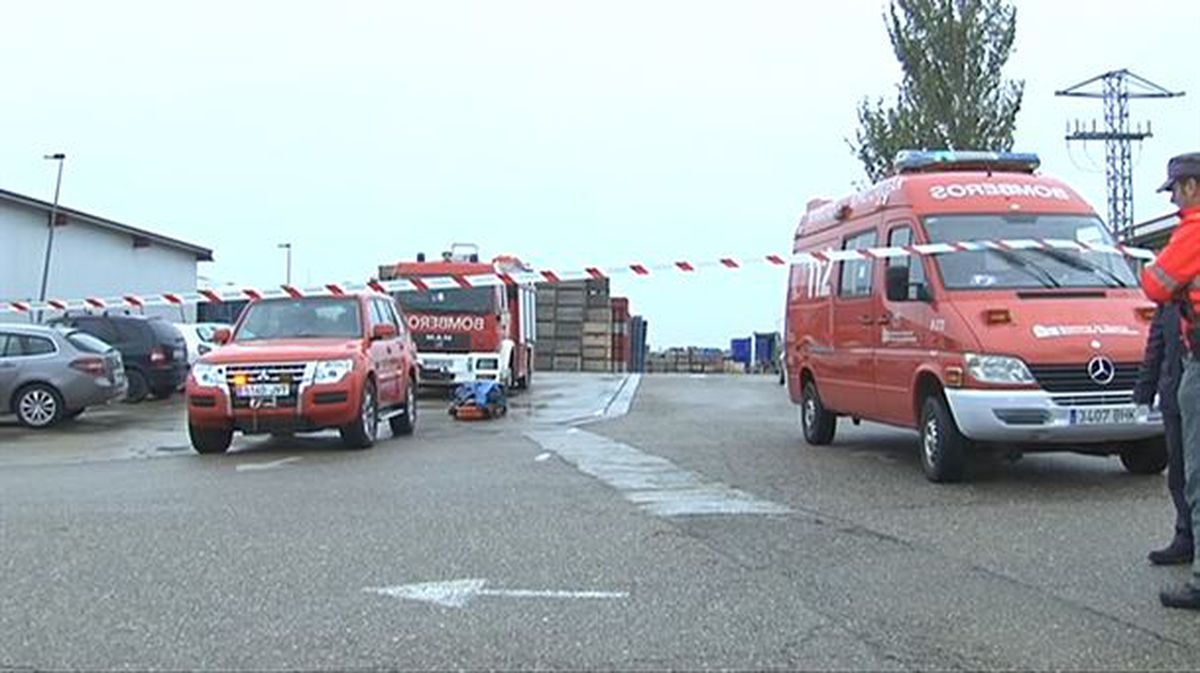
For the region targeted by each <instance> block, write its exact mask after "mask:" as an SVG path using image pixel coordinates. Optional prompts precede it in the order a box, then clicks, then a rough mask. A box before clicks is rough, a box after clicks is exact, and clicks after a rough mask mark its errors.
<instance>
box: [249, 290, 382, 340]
mask: <svg viewBox="0 0 1200 673" xmlns="http://www.w3.org/2000/svg"><path fill="white" fill-rule="evenodd" d="M362 333H363V332H362V320H361V319H360V318H359V314H358V301H357V300H355V299H352V298H351V299H345V298H336V297H328V298H306V299H272V300H268V301H257V302H253V303H251V304H250V305H249V306H247V307H246V315H245V317H244V318H243V319H242V324H241V325H240V326H239V327H238V330H237V334H235V335H234V337H233V340H234V341H255V340H260V339H322V338H324V339H329V338H335V339H336V338H342V339H354V338H361V337H362Z"/></svg>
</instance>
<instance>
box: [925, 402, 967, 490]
mask: <svg viewBox="0 0 1200 673" xmlns="http://www.w3.org/2000/svg"><path fill="white" fill-rule="evenodd" d="M920 442H921V467H922V468H923V469H924V470H925V477H926V478H927V479H929V481H932V482H936V483H945V482H954V481H959V480H961V479H962V477H963V473H964V472H965V471H966V465H967V454H968V453H969V452H970V450H971V442H970V440H968V439H967V438H966V437H964V436H963V435H962V433H961V432H959V430H958V425H957V424H956V423H955V422H954V417H953V416H952V415H951V414H950V409H949V407H947V406H946V401H945V400H943V399H942V397H941V396H940V395H932V396H930V397H927V398H925V403H924V404H922V405H921V427H920Z"/></svg>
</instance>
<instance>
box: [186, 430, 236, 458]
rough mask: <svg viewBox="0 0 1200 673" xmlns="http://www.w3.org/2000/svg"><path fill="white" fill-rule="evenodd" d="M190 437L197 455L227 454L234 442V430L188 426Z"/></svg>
mask: <svg viewBox="0 0 1200 673" xmlns="http://www.w3.org/2000/svg"><path fill="white" fill-rule="evenodd" d="M188 436H189V437H190V438H191V440H192V448H193V449H195V450H196V453H206V454H207V453H225V452H226V451H228V450H229V444H230V443H231V442H233V428H198V427H196V426H194V425H188Z"/></svg>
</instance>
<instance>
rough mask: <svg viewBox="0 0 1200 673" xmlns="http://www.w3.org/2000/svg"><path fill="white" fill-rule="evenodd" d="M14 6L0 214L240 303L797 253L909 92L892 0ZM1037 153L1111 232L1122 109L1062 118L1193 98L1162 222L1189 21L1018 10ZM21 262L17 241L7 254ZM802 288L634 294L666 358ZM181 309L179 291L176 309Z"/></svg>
mask: <svg viewBox="0 0 1200 673" xmlns="http://www.w3.org/2000/svg"><path fill="white" fill-rule="evenodd" d="M817 6H818V5H817V3H814V2H801V1H799V0H791V1H788V2H736V3H735V2H697V1H696V0H687V1H681V2H650V1H646V0H639V1H637V2H616V1H613V0H607V1H605V2H587V3H585V2H564V1H562V0H559V1H550V0H547V1H546V2H524V1H522V2H516V1H512V0H510V1H507V2H471V3H468V2H411V3H401V2H377V3H368V2H348V1H344V2H332V1H330V2H293V1H289V2H286V3H285V2H278V3H268V2H259V3H249V2H213V1H211V0H209V1H206V2H202V3H201V2H195V3H185V2H161V1H153V2H119V1H116V0H110V1H108V2H103V3H98V2H64V1H62V0H59V1H56V2H53V3H51V2H37V3H34V2H18V1H9V0H3V2H2V4H0V10H2V12H3V13H2V16H3V17H4V18H3V22H4V29H3V31H2V35H3V37H2V39H0V63H2V64H4V81H3V89H2V90H3V93H2V94H0V188H4V189H9V190H13V191H17V192H21V193H24V194H28V195H31V196H35V197H41V198H45V199H47V200H49V199H50V198H51V196H52V194H53V186H54V166H53V165H52V163H51V162H47V161H43V160H42V159H41V156H42V154H44V153H47V152H59V151H61V152H65V153H66V154H67V155H68V160H67V166H66V173H65V177H64V182H63V190H62V201H63V203H64V204H66V205H68V206H71V207H74V208H79V209H82V210H86V211H89V212H92V213H95V214H97V215H101V216H105V217H109V218H112V219H116V220H118V221H122V222H126V223H128V224H131V225H134V226H140V227H145V228H148V229H151V230H154V231H157V232H160V233H163V234H166V235H171V236H175V237H178V238H182V239H184V240H187V241H189V242H194V243H197V244H201V245H204V246H207V247H211V248H213V249H214V250H215V256H216V260H217V261H216V263H214V264H203V265H201V271H200V273H201V274H204V275H206V276H210V277H212V278H214V279H216V280H219V281H236V282H239V283H246V284H268V283H279V282H282V281H283V275H284V258H283V252H282V251H280V250H277V249H276V244H277V243H280V242H283V241H290V242H291V243H292V244H293V245H294V254H295V258H294V264H295V267H294V269H295V270H294V278H293V279H294V280H295V281H297V282H299V283H306V282H312V283H322V282H328V281H333V280H349V279H356V280H365V279H366V278H367V277H368V276H369V275H371V274H372V273H373V272H374V270H375V268H376V266H377V265H378V264H380V263H385V262H389V261H396V260H400V259H404V258H412V257H413V256H414V255H415V253H416V252H417V251H426V252H429V253H433V254H436V253H437V252H438V251H440V250H443V249H445V248H446V246H447V245H448V244H449V243H451V242H453V241H470V242H475V243H478V244H479V245H480V246H481V248H482V251H483V253H484V254H485V255H487V256H491V255H492V254H494V253H501V252H504V253H513V254H517V255H519V256H521V257H523V258H525V259H527V260H529V261H532V262H533V263H535V264H538V265H544V266H548V267H553V268H569V267H572V266H580V265H603V264H610V263H612V264H621V263H625V262H631V261H641V262H648V263H649V262H656V261H671V260H675V259H680V258H686V259H708V258H716V257H720V256H726V255H734V256H738V255H741V256H750V255H762V254H767V253H775V252H778V253H786V252H788V251H789V250H790V241H791V237H792V234H793V232H794V228H795V223H796V220H797V218H798V217H799V215H800V213H801V212H802V210H803V207H804V204H805V202H807V201H808V200H809V199H811V198H813V197H816V196H826V197H835V196H839V195H842V194H844V193H846V192H847V191H848V190H849V189H850V187H851V183H852V182H854V181H857V180H861V179H862V170H861V167H860V166H859V165H858V164H857V162H856V160H855V159H854V157H853V156H852V155H851V153H850V151H849V150H848V149H847V146H846V143H845V138H847V137H849V136H852V135H853V133H854V129H855V123H856V119H855V106H856V104H857V102H858V101H859V100H860V99H861V98H862V97H863V96H868V95H869V96H879V95H885V96H888V97H891V96H892V95H893V90H894V89H893V87H894V84H895V83H896V82H897V81H898V78H899V68H898V65H897V64H896V62H895V58H894V56H893V54H892V52H891V48H890V45H889V43H888V41H887V35H886V31H885V28H884V25H883V22H882V19H881V12H882V10H883V8H884V6H885V3H883V2H881V1H880V0H846V1H844V2H839V3H836V4H834V3H830V4H827V5H826V6H825V8H822V9H817ZM1018 8H1019V17H1018V32H1017V48H1016V54H1015V55H1014V57H1013V59H1012V61H1010V64H1009V67H1008V71H1007V72H1008V74H1009V76H1011V77H1014V78H1023V79H1025V80H1026V94H1025V105H1024V109H1023V110H1022V112H1021V116H1020V118H1019V120H1018V134H1017V135H1018V143H1017V144H1018V148H1019V149H1024V150H1029V151H1035V152H1038V153H1039V154H1040V155H1041V156H1042V160H1043V166H1044V170H1045V171H1046V172H1048V173H1051V174H1054V175H1056V176H1059V177H1062V178H1064V179H1066V180H1067V181H1068V182H1070V183H1071V184H1073V185H1074V186H1075V187H1077V188H1078V189H1079V190H1080V191H1081V192H1082V193H1084V194H1085V195H1086V196H1087V197H1089V198H1090V200H1091V201H1092V202H1093V204H1094V205H1095V207H1096V208H1097V210H1098V211H1100V212H1101V213H1102V214H1103V213H1104V212H1106V208H1105V205H1104V198H1105V189H1104V173H1103V166H1104V151H1103V147H1102V146H1100V145H1093V146H1091V147H1087V148H1085V147H1083V146H1078V145H1077V146H1074V147H1073V148H1068V147H1067V144H1066V143H1065V142H1064V140H1063V135H1064V131H1065V127H1066V123H1067V120H1068V119H1075V118H1079V119H1091V118H1100V117H1101V115H1102V112H1103V111H1102V107H1101V104H1100V102H1099V101H1076V100H1066V99H1061V98H1055V97H1054V96H1053V92H1054V90H1056V89H1059V88H1063V87H1065V86H1068V85H1070V84H1074V83H1076V82H1078V81H1081V80H1084V79H1087V78H1088V77H1091V76H1092V75H1096V74H1099V73H1101V72H1104V71H1107V70H1111V69H1118V68H1123V67H1126V68H1129V69H1131V70H1133V71H1134V72H1136V73H1138V74H1141V75H1143V76H1146V77H1148V78H1149V79H1151V80H1154V81H1157V82H1159V83H1160V84H1163V85H1164V86H1167V87H1169V88H1173V89H1180V90H1186V91H1187V92H1188V96H1187V97H1185V98H1182V99H1174V100H1168V101H1147V102H1135V103H1134V104H1133V120H1134V121H1138V120H1146V119H1149V120H1153V123H1154V131H1155V137H1154V138H1153V139H1151V140H1149V141H1148V142H1146V143H1145V144H1144V146H1142V147H1140V148H1137V149H1135V159H1136V160H1137V162H1138V163H1137V169H1136V173H1135V185H1136V190H1137V196H1136V201H1135V208H1136V214H1137V217H1138V219H1147V218H1150V217H1154V216H1156V215H1159V214H1163V213H1165V212H1168V210H1169V207H1168V204H1167V203H1166V201H1165V200H1164V199H1163V198H1161V196H1159V195H1156V194H1155V193H1154V191H1153V190H1154V187H1155V186H1156V183H1157V182H1159V181H1160V180H1161V179H1162V175H1163V173H1164V163H1165V161H1166V159H1167V158H1168V157H1169V156H1170V155H1172V154H1174V153H1176V152H1179V151H1185V150H1200V128H1198V124H1200V67H1197V65H1196V64H1195V63H1196V58H1195V57H1193V56H1191V55H1189V54H1188V50H1189V49H1190V47H1191V45H1192V44H1194V42H1195V39H1196V38H1195V31H1196V30H1197V27H1198V26H1200V21H1198V20H1200V4H1198V3H1195V2H1191V1H1190V0H1174V1H1165V0H1142V1H1141V2H1138V3H1137V4H1136V8H1134V7H1131V6H1130V5H1129V4H1128V3H1124V2H1121V3H1118V2H1098V1H1092V2H1086V3H1085V2H1066V1H1059V0H1055V1H1053V2H1051V1H1049V0H1037V1H1034V2H1029V1H1027V2H1018ZM0 245H3V241H0ZM785 277H786V276H785V273H784V272H783V271H780V270H773V269H766V268H757V269H754V270H745V271H740V272H736V273H724V272H712V274H709V275H704V276H698V277H694V278H680V277H678V276H663V277H657V276H656V277H651V278H648V279H637V280H635V279H627V280H620V281H617V282H616V283H615V289H616V291H617V292H619V293H623V294H626V295H628V296H629V297H630V298H631V300H632V302H633V308H634V311H635V312H637V313H641V314H643V315H645V316H646V317H647V319H648V320H649V321H650V324H651V327H650V341H651V342H652V344H653V345H654V346H656V347H662V346H668V345H714V346H727V345H728V339H729V338H730V337H732V336H738V335H746V334H749V333H750V332H751V331H754V330H774V329H778V328H780V327H781V317H782V309H783V301H784V291H785ZM163 289H164V290H176V289H180V288H163Z"/></svg>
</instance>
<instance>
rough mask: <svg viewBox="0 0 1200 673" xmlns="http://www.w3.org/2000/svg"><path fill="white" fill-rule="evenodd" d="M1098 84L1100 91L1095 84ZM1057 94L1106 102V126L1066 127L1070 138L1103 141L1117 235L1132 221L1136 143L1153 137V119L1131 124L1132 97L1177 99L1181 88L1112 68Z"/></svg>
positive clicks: (1110, 208)
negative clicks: (1176, 88) (1131, 126)
mask: <svg viewBox="0 0 1200 673" xmlns="http://www.w3.org/2000/svg"><path fill="white" fill-rule="evenodd" d="M1097 86H1098V87H1099V89H1098V90H1097V88H1096V87H1097ZM1054 95H1055V96H1070V97H1075V98H1099V99H1101V100H1103V101H1104V125H1103V128H1097V124H1096V120H1094V119H1093V120H1092V123H1091V125H1090V128H1089V126H1088V125H1085V124H1082V123H1080V121H1079V120H1075V123H1074V126H1072V125H1070V124H1068V126H1067V141H1068V142H1069V141H1073V140H1074V141H1082V142H1088V141H1094V140H1102V141H1104V154H1105V177H1106V180H1107V182H1108V227H1109V230H1110V231H1111V232H1112V233H1113V234H1114V235H1116V234H1118V233H1119V232H1122V231H1126V230H1128V228H1129V226H1130V225H1131V224H1132V222H1133V142H1134V141H1135V140H1136V141H1137V142H1138V143H1141V142H1142V141H1144V140H1145V139H1147V138H1150V137H1152V136H1153V131H1152V130H1151V127H1150V122H1149V121H1147V122H1146V124H1145V127H1143V126H1142V123H1141V122H1138V124H1137V127H1136V128H1132V129H1131V128H1130V126H1129V101H1130V99H1133V98H1176V97H1179V96H1182V95H1184V92H1182V91H1170V90H1168V89H1166V88H1164V87H1162V86H1159V85H1158V84H1155V83H1154V82H1151V81H1150V80H1148V79H1146V78H1144V77H1141V76H1139V75H1135V74H1133V73H1132V72H1129V71H1128V70H1125V69H1121V70H1113V71H1110V72H1106V73H1104V74H1102V75H1097V76H1095V77H1093V78H1091V79H1088V80H1085V81H1083V82H1080V83H1079V84H1076V85H1074V86H1071V87H1068V88H1066V89H1063V90H1060V91H1055V92H1054Z"/></svg>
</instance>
